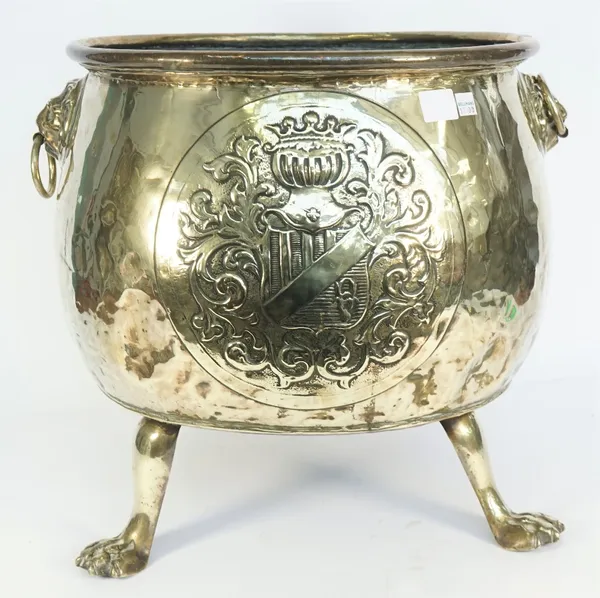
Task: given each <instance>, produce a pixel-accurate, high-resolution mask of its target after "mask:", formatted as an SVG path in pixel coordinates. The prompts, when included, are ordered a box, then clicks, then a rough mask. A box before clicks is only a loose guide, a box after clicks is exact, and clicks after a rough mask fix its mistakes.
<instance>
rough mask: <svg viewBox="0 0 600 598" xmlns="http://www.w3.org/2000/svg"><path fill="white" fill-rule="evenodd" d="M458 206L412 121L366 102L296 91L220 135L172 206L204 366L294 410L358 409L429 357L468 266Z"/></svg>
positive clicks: (174, 253)
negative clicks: (344, 407) (348, 407)
mask: <svg viewBox="0 0 600 598" xmlns="http://www.w3.org/2000/svg"><path fill="white" fill-rule="evenodd" d="M464 245H465V243H464V231H463V225H462V218H461V215H460V210H459V207H458V202H457V200H456V197H455V195H454V191H453V189H452V186H451V184H450V182H449V180H448V177H447V175H446V173H445V171H444V169H443V167H442V166H441V164H440V162H439V161H438V160H437V158H436V157H435V156H434V154H433V152H432V151H431V149H430V148H429V147H428V146H427V144H426V143H425V142H424V141H423V139H422V138H420V137H419V136H418V135H417V134H416V133H415V132H414V131H413V130H412V129H411V128H410V127H408V125H407V124H406V123H404V122H403V121H402V120H400V119H399V118H397V117H395V116H394V115H393V114H391V113H390V112H388V111H387V110H385V109H383V108H381V107H379V106H377V105H375V104H373V103H372V102H369V101H367V100H362V99H359V98H357V97H354V96H350V95H345V94H341V93H332V92H302V93H285V94H279V95H277V96H272V97H269V98H265V99H263V100H258V101H255V102H252V103H250V104H247V105H245V106H243V107H242V108H239V109H238V110H236V111H234V112H232V113H230V114H228V115H227V116H225V117H224V118H222V119H221V120H220V121H218V122H217V123H215V124H214V125H213V126H212V127H211V128H209V129H208V130H207V131H206V132H205V133H204V134H203V135H202V136H201V137H200V138H199V139H198V141H197V142H196V143H195V144H194V145H193V146H192V147H191V148H190V150H189V152H188V153H187V154H186V155H185V157H184V158H183V160H182V161H181V163H180V164H179V166H178V168H177V170H176V172H175V174H174V176H173V179H172V181H171V184H170V185H169V188H168V190H167V193H166V194H165V197H164V200H163V204H162V206H161V211H160V216H159V221H158V226H157V232H156V247H155V255H156V275H157V281H158V285H159V290H160V294H161V299H162V301H163V302H164V304H165V306H166V307H167V309H168V312H169V315H170V318H171V320H172V322H173V325H174V327H175V329H176V330H177V332H178V334H179V336H180V338H181V340H182V342H183V343H184V344H185V346H186V347H187V348H188V350H189V351H190V353H191V354H192V355H193V356H194V358H195V359H196V360H197V361H198V363H199V364H200V366H202V367H203V368H204V369H205V370H207V371H208V372H209V373H210V374H212V375H213V376H214V377H215V378H216V379H217V380H219V381H220V382H222V383H223V384H225V385H226V386H228V387H229V388H231V389H232V390H234V391H236V392H238V393H240V394H242V395H244V396H247V397H250V398H253V399H255V400H257V401H259V402H262V403H266V404H269V405H273V406H277V407H285V408H291V409H325V408H329V407H336V406H343V405H348V404H352V403H355V402H358V401H361V400H366V399H369V398H371V397H372V396H374V395H376V394H378V393H380V392H382V391H384V390H386V389H388V388H390V387H391V386H392V385H394V384H396V383H398V382H399V381H400V380H402V379H403V378H405V377H406V376H407V375H409V374H410V373H411V372H412V371H413V370H414V369H415V368H416V367H418V366H419V365H420V364H421V363H423V362H424V361H425V359H427V357H428V356H429V355H431V353H432V352H433V350H434V349H435V347H436V346H437V344H438V343H439V342H440V340H441V338H442V336H443V334H444V332H445V331H446V329H447V327H448V325H449V323H450V320H451V318H452V316H453V314H454V311H455V309H456V304H457V302H458V298H459V294H460V284H461V280H462V274H463V270H464V255H465V247H464Z"/></svg>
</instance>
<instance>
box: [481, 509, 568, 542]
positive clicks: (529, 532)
mask: <svg viewBox="0 0 600 598" xmlns="http://www.w3.org/2000/svg"><path fill="white" fill-rule="evenodd" d="M564 530H565V526H564V525H563V524H562V523H561V522H560V521H557V520H556V519H552V518H551V517H548V516H547V515H543V514H541V513H510V514H509V515H507V516H505V517H503V518H502V519H501V520H500V521H499V522H497V523H496V524H495V525H493V526H492V531H493V532H494V536H495V537H496V540H497V541H498V543H499V544H500V546H502V547H503V548H506V549H507V550H516V551H527V550H535V549H536V548H539V547H540V546H543V545H544V544H551V543H553V542H557V541H558V539H559V537H560V534H561V533H562V532H563V531H564Z"/></svg>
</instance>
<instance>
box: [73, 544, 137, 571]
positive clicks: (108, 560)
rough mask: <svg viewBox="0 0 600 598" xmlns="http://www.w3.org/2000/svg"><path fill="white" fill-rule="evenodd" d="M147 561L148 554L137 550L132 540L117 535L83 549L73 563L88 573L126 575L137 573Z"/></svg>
mask: <svg viewBox="0 0 600 598" xmlns="http://www.w3.org/2000/svg"><path fill="white" fill-rule="evenodd" d="M147 563H148V555H147V554H144V553H140V551H138V550H137V548H136V545H135V542H134V540H132V539H127V538H123V537H122V536H117V537H116V538H111V539H110V540H101V541H100V542H95V543H94V544H90V545H89V546H87V547H86V548H84V549H83V551H82V552H81V554H80V555H79V557H77V560H76V561H75V564H76V565H77V566H78V567H81V568H82V569H86V570H87V571H88V573H89V574H90V575H99V576H101V577H127V576H129V575H134V574H135V573H139V572H140V571H141V570H142V569H144V567H145V566H146V565H147Z"/></svg>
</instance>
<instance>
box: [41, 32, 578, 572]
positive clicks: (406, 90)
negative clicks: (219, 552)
mask: <svg viewBox="0 0 600 598" xmlns="http://www.w3.org/2000/svg"><path fill="white" fill-rule="evenodd" d="M486 36H487V34H456V35H453V34H383V35H373V36H368V35H333V36H294V35H289V36H288V35H286V36H273V37H269V36H241V37H240V36H223V37H221V38H219V37H216V38H215V37H202V36H200V37H197V36H193V37H188V38H182V37H180V36H179V37H166V38H165V37H163V36H161V37H155V38H150V39H147V38H118V39H115V38H111V39H106V40H102V39H99V40H98V39H96V40H90V41H87V42H80V43H78V44H76V45H73V46H71V53H72V54H73V55H75V56H76V57H77V58H78V59H80V60H81V61H82V63H83V64H84V65H85V66H87V67H88V69H89V71H90V72H89V74H88V75H87V77H86V78H85V79H82V80H81V81H79V82H72V83H70V84H69V85H68V86H67V89H66V90H65V92H64V93H63V94H62V95H61V96H60V97H59V98H57V99H55V100H52V101H51V102H50V103H49V104H48V106H47V107H46V108H45V110H44V111H43V112H42V115H40V118H39V119H38V124H39V126H40V134H41V135H42V136H43V139H44V140H45V147H46V150H47V151H48V153H49V156H50V157H51V158H52V159H54V160H56V161H58V163H59V166H60V167H61V181H60V183H59V184H58V185H57V188H58V197H59V199H60V201H59V203H58V206H59V210H60V217H59V221H60V223H61V225H60V231H59V235H58V238H59V243H60V255H61V264H62V270H63V274H64V283H63V288H64V290H65V299H66V305H67V309H68V311H69V317H70V320H71V322H72V324H73V327H74V331H75V334H76V336H77V340H78V342H79V345H80V347H81V349H82V351H83V353H84V354H85V357H86V360H87V363H88V365H89V367H90V369H91V371H92V372H93V374H94V376H95V378H96V379H97V381H98V383H99V385H100V387H101V388H102V390H103V391H104V393H105V394H106V395H107V396H109V397H111V398H112V399H113V400H115V401H116V402H118V403H119V404H121V405H123V406H125V407H127V408H129V409H132V410H134V411H137V412H139V413H141V414H142V415H144V416H146V417H148V418H151V419H152V420H154V421H162V422H165V424H164V425H167V426H168V425H172V426H175V427H176V426H179V425H182V424H185V425H194V426H203V427H214V428H227V429H234V430H241V431H248V432H252V431H254V432H273V433H276V432H285V433H332V432H335V433H343V432H361V431H374V430H383V429H395V428H402V427H407V426H413V425H420V424H424V423H427V422H431V421H440V420H448V419H450V420H455V421H457V422H463V423H460V424H457V426H458V428H456V429H457V430H458V429H461V430H462V429H463V428H465V426H467V424H468V425H469V426H470V432H469V433H470V434H471V435H472V434H475V428H474V426H475V424H474V423H473V421H474V420H471V419H469V418H470V415H469V413H470V412H472V411H473V410H474V409H476V408H478V407H480V406H482V405H484V404H486V403H488V402H489V401H491V400H493V399H494V398H496V397H497V396H499V395H500V394H501V393H502V392H503V391H504V390H505V389H506V388H507V386H508V385H509V383H510V381H511V379H512V377H513V376H514V374H515V373H516V371H517V370H518V368H519V366H520V364H521V363H522V361H523V359H524V357H525V355H526V353H527V351H528V349H529V346H530V344H531V342H532V340H533V337H534V336H535V332H536V328H537V323H538V315H539V306H540V300H541V298H542V294H543V288H544V283H545V276H546V259H547V245H546V243H547V240H546V213H545V212H546V205H545V202H546V199H545V193H546V191H545V187H544V184H543V153H544V152H545V151H547V150H549V149H550V148H551V147H553V146H554V145H555V144H556V142H557V140H558V138H559V137H563V136H566V134H567V129H566V126H565V118H566V111H565V110H564V108H563V107H562V105H561V104H560V103H559V102H558V101H557V100H556V98H554V96H552V94H551V93H550V91H549V89H548V87H547V85H546V84H545V82H544V80H543V79H542V78H540V77H532V76H530V75H525V74H522V73H520V72H519V71H518V70H517V66H518V65H519V63H520V62H521V61H522V60H524V59H525V58H526V57H527V56H529V55H530V54H531V53H533V52H534V51H535V49H536V47H537V45H536V43H535V42H534V41H533V40H531V38H526V37H523V38H519V37H516V36H504V35H498V36H496V37H494V36H491V35H490V36H487V37H486ZM486 40H487V41H486ZM240 44H242V45H244V44H245V45H244V49H243V51H240V47H241V46H240ZM286 44H287V46H286ZM213 46H214V47H213ZM286 47H287V49H286ZM213 50H214V51H213ZM324 57H325V58H326V59H325V58H324ZM352 65H354V67H355V68H354V67H353V68H351V67H352ZM440 89H446V90H451V91H452V92H454V93H464V92H470V93H472V94H473V99H474V103H475V112H476V113H475V114H468V115H460V116H459V115H458V114H457V118H456V119H454V120H439V121H435V122H426V120H425V119H424V116H423V112H422V107H421V103H420V99H419V98H420V95H419V94H420V93H421V92H426V91H431V90H440ZM36 139H37V140H38V141H37V144H38V145H37V146H35V147H34V150H35V152H36V153H35V155H36V156H37V155H38V153H39V150H40V147H41V142H40V138H39V137H37V138H36ZM38 174H39V173H38ZM34 180H35V182H36V186H37V187H38V189H39V188H40V185H39V183H40V181H39V180H38V179H36V177H35V174H34ZM41 191H44V188H43V187H42V188H41ZM46 191H48V190H46ZM45 194H46V195H48V193H45ZM465 422H467V423H465ZM469 422H471V423H469ZM147 425H150V424H147ZM156 425H159V424H156ZM160 425H163V424H160ZM446 427H447V430H449V434H450V436H451V438H452V439H453V441H454V443H455V445H456V446H457V450H458V451H459V455H460V454H461V450H460V446H461V442H462V441H461V440H460V435H458V432H457V433H454V432H453V431H452V430H454V428H452V427H451V426H450V424H448V425H447V426H446ZM161 429H162V430H167V429H168V428H161ZM173 429H175V428H173ZM147 436H148V434H144V438H146V437H147ZM167 436H168V435H167V434H166V432H165V433H164V434H162V435H160V436H159V438H161V439H165V438H167ZM169 442H170V440H169ZM167 444H168V443H167ZM148 446H149V447H150V448H148V450H149V451H150V452H149V453H148V455H147V456H148V458H150V459H154V458H156V459H160V457H159V456H158V454H159V453H160V450H159V449H158V448H156V449H155V448H152V447H153V446H154V444H153V443H151V445H148ZM157 446H161V445H160V443H159V444H158V445H157ZM477 450H479V449H477ZM156 451H158V453H157V452H156ZM463 457H464V454H463V455H461V458H463ZM463 461H464V459H463ZM484 461H485V460H484V459H483V461H482V463H484ZM478 467H479V470H480V471H483V469H482V468H484V465H480V466H478ZM469 475H470V477H471V480H472V482H473V483H474V485H475V486H476V490H478V488H477V484H478V483H479V482H477V479H476V478H477V475H478V474H477V473H476V472H475V473H473V472H471V473H470V474H469ZM474 480H475V481H474ZM479 490H481V489H479ZM479 490H478V495H480V499H481V492H483V490H481V492H480V491H479ZM490 500H492V501H493V500H496V503H497V505H499V504H500V503H499V502H498V501H499V499H494V498H491V499H490ZM485 509H486V506H485V505H484V510H485ZM490 513H491V511H489V509H488V510H487V511H486V514H487V516H488V519H490V518H491V514H490ZM503 513H504V512H503ZM156 516H158V515H157V514H156ZM503 517H504V518H503V519H502V521H500V520H499V519H497V520H493V521H492V520H491V519H490V525H491V526H492V529H493V531H494V533H495V535H496V537H497V539H498V540H499V542H500V543H501V544H503V545H505V546H507V547H509V548H511V547H512V548H515V549H519V547H520V546H525V547H529V548H533V547H535V546H534V544H536V542H537V543H543V542H544V538H546V536H544V537H543V538H542V539H540V537H541V536H540V535H539V534H537V535H536V534H534V535H535V537H536V538H538V540H539V542H538V540H536V539H535V538H533V537H532V538H529V539H523V537H522V535H521V534H520V532H519V531H518V530H519V529H520V528H521V527H523V526H521V524H520V523H519V521H517V520H514V518H513V519H511V517H512V515H510V516H509V513H508V511H506V513H504V514H503ZM532 521H533V523H532V522H531V521H529V520H528V525H530V526H533V527H536V526H538V524H539V525H540V526H546V527H547V526H549V525H551V524H550V523H549V522H548V521H546V520H544V522H541V523H540V521H538V520H532ZM511 526H512V527H511ZM555 527H556V526H555ZM509 528H510V529H509ZM515 529H516V530H517V531H515ZM528 529H529V528H528ZM536 529H537V528H536ZM556 529H558V528H556ZM507 530H509V531H507ZM509 532H510V533H509ZM152 533H153V532H152ZM557 533H558V532H557ZM142 535H144V534H142ZM146 535H147V534H146ZM542 535H543V534H542ZM551 535H552V534H551ZM128 537H129V536H127V538H128ZM509 537H510V538H515V539H514V541H513V540H510V539H508V540H507V538H509ZM552 537H553V538H554V536H552ZM134 544H135V543H134ZM119 546H121V544H119ZM101 548H102V547H101ZM94 550H96V552H94V551H92V553H93V554H97V549H94ZM102 550H103V548H102ZM102 550H100V553H102ZM132 550H133V549H132ZM136 550H137V549H136ZM90 554H91V553H90V551H88V552H87V553H86V555H87V557H86V558H88V559H89V558H91V557H90ZM131 554H133V553H131ZM99 558H100V559H101V557H98V556H96V557H94V558H93V559H92V560H95V561H96V562H97V561H98V559H99ZM102 558H103V557H102ZM132 558H134V557H132ZM142 560H143V559H142ZM134 561H136V563H138V564H139V562H140V561H139V559H138V558H137V557H135V558H134ZM82 562H85V563H89V561H86V560H84V561H82ZM102 563H104V561H102ZM107 566H108V565H104V564H102V566H98V565H90V566H89V568H90V570H92V569H93V568H94V567H96V568H97V569H98V567H99V569H98V570H99V571H104V572H105V573H106V571H109V570H108V569H106V567H107ZM135 566H137V565H135ZM135 566H133V565H132V566H131V567H133V568H135ZM102 574H104V573H102ZM106 574H108V575H113V574H114V575H118V571H113V572H112V573H111V572H110V571H109V572H108V573H106Z"/></svg>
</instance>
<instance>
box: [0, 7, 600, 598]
mask: <svg viewBox="0 0 600 598" xmlns="http://www.w3.org/2000/svg"><path fill="white" fill-rule="evenodd" d="M599 12H600V9H599V8H598V4H597V2H595V1H594V0H589V1H587V2H586V0H572V1H571V2H568V3H560V4H559V3H557V2H554V3H552V2H550V1H549V0H546V1H543V0H502V2H500V1H499V0H498V1H497V2H493V3H492V2H482V1H481V0H453V1H451V2H450V1H448V0H437V1H434V0H429V1H426V0H420V1H419V2H400V1H398V0H396V1H389V2H384V1H383V0H369V1H362V2H344V1H339V2H335V1H329V2H317V1H313V2H310V1H307V0H304V1H302V2H300V1H298V2H295V1H280V2H259V1H257V0H253V1H250V2H248V1H244V0H238V1H234V0H221V1H218V2H207V1H206V0H205V1H204V2H200V1H199V0H195V1H192V0H168V1H164V0H163V1H159V0H128V1H125V0H88V1H87V2H84V1H82V0H54V1H52V2H49V1H48V0H20V1H19V2H8V1H7V0H5V2H3V3H2V5H1V6H0V29H1V35H0V44H1V50H2V54H1V56H2V71H1V75H0V77H1V79H0V80H1V81H2V83H1V88H0V89H1V92H2V93H1V97H0V102H1V103H2V104H1V108H2V109H1V111H0V114H2V143H0V174H1V175H2V182H3V185H2V190H3V192H2V196H3V197H2V205H1V209H2V211H1V212H0V213H1V218H0V265H1V272H2V276H1V278H0V280H1V281H2V283H1V285H2V286H1V289H2V292H1V293H0V314H1V318H2V320H1V322H2V335H1V344H0V352H1V355H0V384H1V386H0V388H1V391H0V401H1V403H0V472H2V475H1V476H0V596H3V597H4V596H6V597H7V598H8V597H10V598H21V597H23V598H32V597H34V596H35V597H41V598H46V597H49V598H52V597H54V596H56V597H60V598H69V597H75V596H77V597H78V598H80V597H81V596H85V597H88V596H91V597H94V596H101V595H105V594H107V593H109V592H110V594H111V595H112V596H131V595H132V594H133V593H142V592H143V594H144V595H145V596H148V597H150V596H164V595H165V593H167V592H169V593H174V592H177V591H179V590H181V591H186V592H187V593H192V592H193V595H196V594H198V595H205V596H210V597H211V598H221V597H226V598H234V597H235V598H237V597H240V598H245V597H254V596H256V597H259V596H260V597H261V598H267V597H273V598H275V597H276V598H297V597H304V596H311V597H314V598H321V597H323V598H325V597H327V598H338V597H340V598H341V597H344V598H346V597H347V598H353V597H358V596H361V597H367V598H380V597H386V596H405V597H411V596H428V597H429V596H431V597H441V596H444V597H453V596H460V597H461V598H467V597H477V598H481V597H484V596H485V597H486V598H488V597H489V598H493V597H496V596H498V597H500V596H502V597H508V596H510V597H512V598H519V597H521V596H523V597H525V596H527V597H529V596H544V597H545V598H553V597H563V596H564V597H570V596H576V597H577V598H587V597H590V598H592V597H594V596H598V595H600V574H599V572H598V570H599V569H600V423H599V421H598V415H599V413H600V396H599V384H598V380H599V375H598V357H599V355H600V353H599V350H598V349H599V342H598V332H599V330H598V324H597V321H598V315H597V314H598V306H597V300H598V297H599V296H600V294H599V291H600V289H599V284H598V280H599V278H600V274H599V273H598V271H597V263H598V259H597V255H598V247H599V245H598V243H599V240H598V237H599V236H600V228H599V225H598V222H599V218H600V207H599V205H600V193H599V189H600V184H599V180H600V161H599V157H598V151H597V148H598V147H599V140H600V128H599V126H598V110H599V107H600V94H599V82H600V52H599V50H598V45H597V36H598V30H597V22H598V17H599V16H600V14H599ZM428 29H433V30H436V29H437V30H453V29H454V30H483V31H486V30H488V31H489V30H495V31H508V32H515V33H530V34H532V35H534V36H535V37H537V38H538V39H539V41H540V42H541V52H540V53H539V54H538V56H536V57H535V58H533V59H532V60H530V61H529V62H527V63H526V64H525V65H524V66H523V67H522V69H523V70H524V71H526V72H531V73H537V72H542V73H543V74H544V75H545V76H546V78H547V80H548V82H549V84H550V87H551V89H552V90H553V92H554V93H555V94H556V95H557V96H558V98H559V99H560V100H561V101H562V102H563V103H564V104H565V106H566V107H567V109H568V111H569V118H568V125H569V128H570V130H571V136H570V137H569V138H568V139H567V140H564V141H561V143H559V145H558V147H556V148H555V149H554V150H552V151H551V152H550V153H549V155H548V156H547V165H548V183H549V187H550V189H551V194H552V197H551V204H552V205H551V212H552V215H553V218H552V226H551V232H552V242H553V245H552V261H551V269H550V280H549V288H548V299H547V301H546V307H545V313H544V320H543V324H542V327H541V330H540V333H539V335H538V339H537V341H536V343H535V345H534V348H533V350H532V352H531V355H530V357H529V359H528V361H527V362H526V364H525V366H524V367H523V368H522V370H521V371H520V373H519V375H518V377H517V379H516V381H515V382H514V384H513V385H512V386H511V388H510V389H509V391H508V392H507V393H506V394H505V396H503V397H502V399H501V400H500V401H498V402H495V403H494V404H493V405H491V406H489V407H487V408H486V409H484V410H482V412H481V414H480V421H481V422H482V424H483V427H484V432H485V433H486V436H487V440H488V447H489V449H490V453H491V456H492V460H493V462H494V465H495V471H496V476H497V478H498V481H499V486H500V489H501V490H502V492H503V493H504V494H505V495H506V498H507V499H508V501H509V502H510V504H511V505H512V506H513V507H514V508H516V509H533V510H544V511H546V512H548V513H549V514H552V515H554V516H556V517H558V518H560V519H562V520H563V521H564V522H565V523H566V524H567V532H566V533H565V534H564V536H563V539H562V540H561V542H560V543H559V544H557V545H554V546H551V547H547V548H544V549H543V550H541V551H538V552H536V553H533V554H512V553H507V552H504V551H502V550H501V549H500V548H497V547H496V546H495V544H494V543H493V540H492V538H491V535H490V534H489V532H488V530H487V527H486V524H485V520H484V519H483V515H482V514H481V511H480V509H479V506H478V504H477V502H476V499H475V496H474V494H473V493H472V491H471V489H470V487H469V485H468V482H467V479H466V476H465V475H464V473H463V471H462V468H461V466H460V464H459V462H458V460H457V459H456V457H455V455H454V452H453V449H452V447H451V445H450V444H449V442H448V441H447V440H446V438H445V435H444V433H443V431H442V430H441V428H440V427H439V426H436V425H433V426H427V427H424V428H418V429H411V430H407V431H403V432H398V433H386V434H375V435H370V436H353V437H343V438H338V437H323V438H289V437H264V436H245V435H237V434H232V433H224V432H205V431H199V430H196V431H194V430H184V431H183V433H182V435H181V437H180V442H179V447H178V454H177V456H176V463H175V467H174V471H173V475H172V478H171V484H170V488H169V491H168V493H167V498H166V501H165V507H164V510H163V515H162V518H161V521H160V524H159V529H158V534H157V539H156V543H155V550H154V558H153V559H152V561H151V566H150V568H149V569H148V570H147V571H145V572H144V573H142V574H141V575H140V576H138V577H135V578H132V579H130V580H128V581H125V582H117V581H103V580H99V579H93V578H88V576H87V575H86V574H85V573H84V572H83V571H82V570H79V569H76V568H75V567H74V566H73V559H74V557H75V556H76V555H77V553H78V552H79V550H80V549H81V548H82V547H83V546H84V545H85V544H87V543H89V542H91V541H93V540H96V539H99V538H101V537H105V536H106V535H109V534H111V533H112V534H114V533H117V532H118V531H120V527H121V526H122V525H123V524H124V523H125V521H126V518H127V515H128V510H129V507H130V499H131V491H130V485H131V480H130V471H129V470H130V458H129V457H130V449H131V444H132V440H133V434H134V427H135V424H136V421H137V417H136V416H134V415H132V414H131V413H129V412H126V411H124V410H122V409H120V408H118V407H116V406H114V405H113V404H112V403H110V402H109V401H107V400H106V399H105V398H104V397H103V396H102V394H101V392H100V391H99V390H98V389H97V388H96V386H95V384H94V382H93V380H92V379H91V377H90V376H89V375H88V373H87V372H86V371H85V368H84V366H83V363H82V360H81V359H80V357H79V354H78V352H77V350H76V348H75V344H74V342H73V341H72V339H71V338H70V334H69V332H68V328H67V327H66V326H65V321H64V319H63V317H62V313H63V312H62V306H61V302H60V293H59V288H58V277H57V264H56V258H55V255H54V254H53V251H54V247H55V245H54V237H53V228H54V213H55V205H54V200H47V201H44V200H42V199H40V198H39V197H38V196H37V194H36V192H35V191H34V189H33V186H32V184H31V181H30V177H29V172H28V168H29V151H30V144H31V135H32V134H33V132H34V131H35V116H36V115H37V113H38V112H39V110H40V109H41V108H42V107H43V105H44V104H45V102H46V101H47V100H48V99H49V98H50V97H52V96H54V95H56V94H57V93H58V92H60V91H61V90H62V88H63V85H64V83H65V82H66V81H67V80H69V79H72V78H75V77H80V76H81V75H82V74H83V71H82V69H81V68H80V67H79V66H78V65H77V64H75V63H72V62H71V61H69V59H68V58H67V57H66V56H65V54H64V46H65V45H66V43H67V42H68V41H70V40H71V39H75V38H80V37H87V36H92V35H113V34H126V33H173V32H189V31H197V32H241V31H248V32H249V31H306V32H312V31H344V30H345V31H352V30H355V31H357V30H365V31H366V30H371V31H375V30H428ZM109 586H110V587H109Z"/></svg>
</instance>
